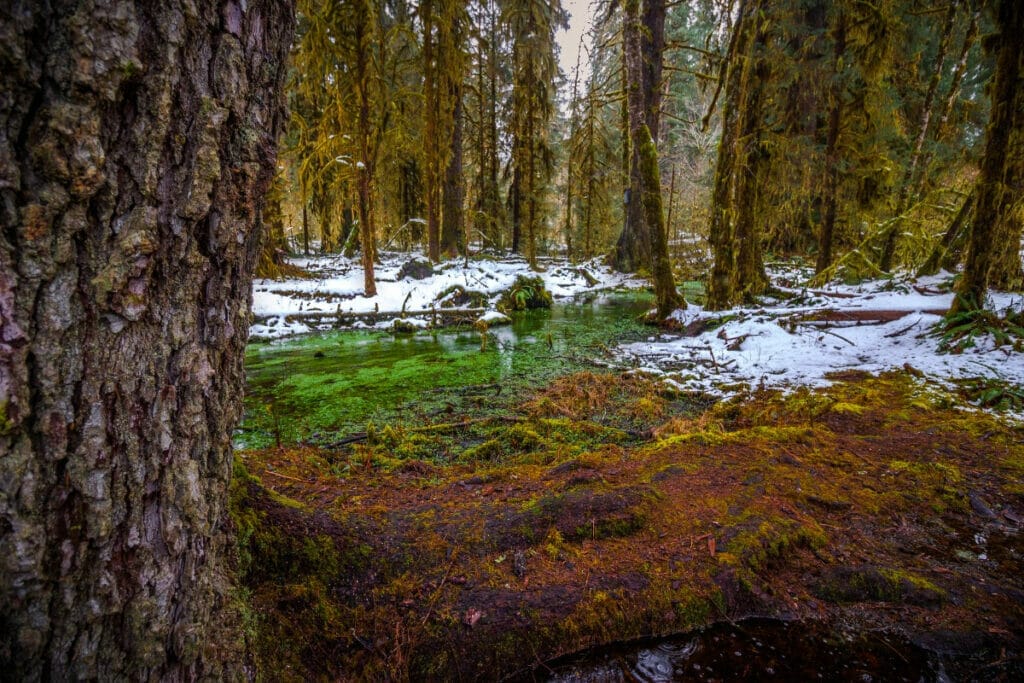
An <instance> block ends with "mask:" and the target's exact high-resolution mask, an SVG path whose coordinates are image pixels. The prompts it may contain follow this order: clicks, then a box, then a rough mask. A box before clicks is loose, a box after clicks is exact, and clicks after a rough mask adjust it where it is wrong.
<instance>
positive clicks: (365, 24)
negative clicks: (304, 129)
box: [346, 0, 379, 296]
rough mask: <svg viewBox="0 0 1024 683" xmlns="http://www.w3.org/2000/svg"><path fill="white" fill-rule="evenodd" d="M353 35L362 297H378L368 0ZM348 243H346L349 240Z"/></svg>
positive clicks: (357, 8) (359, 3)
mask: <svg viewBox="0 0 1024 683" xmlns="http://www.w3.org/2000/svg"><path fill="white" fill-rule="evenodd" d="M353 11H354V17H353V19H354V24H355V25H354V26H353V34H354V38H355V44H356V60H355V73H354V74H353V76H354V83H355V91H356V92H355V95H356V106H357V108H358V114H357V125H356V129H357V130H356V134H357V136H358V144H359V157H360V158H359V160H358V161H357V163H356V168H357V176H356V192H357V195H358V198H359V199H358V206H359V244H360V247H361V252H360V261H361V262H362V266H363V294H364V295H366V296H376V295H377V281H376V278H375V276H374V270H373V262H374V259H375V258H376V256H377V254H376V252H377V237H376V230H375V229H374V216H373V177H374V166H375V165H376V154H375V153H374V152H373V151H372V149H371V146H372V145H371V141H370V138H371V136H372V135H373V132H372V130H371V126H372V125H373V123H372V122H371V121H370V87H371V84H370V79H371V74H370V63H369V62H370V50H371V49H372V47H373V45H372V43H373V41H374V40H376V39H379V37H377V36H374V32H373V14H372V11H371V8H370V5H369V3H368V2H367V0H355V2H354V3H353ZM346 242H347V239H346Z"/></svg>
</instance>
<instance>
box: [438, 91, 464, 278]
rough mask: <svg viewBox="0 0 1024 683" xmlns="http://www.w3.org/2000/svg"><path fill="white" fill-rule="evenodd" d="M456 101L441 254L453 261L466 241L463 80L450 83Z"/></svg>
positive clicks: (445, 189) (445, 192) (442, 221)
mask: <svg viewBox="0 0 1024 683" xmlns="http://www.w3.org/2000/svg"><path fill="white" fill-rule="evenodd" d="M448 85H449V88H450V90H451V92H450V93H449V96H450V97H451V98H452V102H453V111H452V117H453V121H452V138H451V150H450V152H449V155H448V165H447V167H446V168H445V174H444V194H443V200H442V203H443V207H444V209H443V213H442V218H441V244H440V247H441V252H442V253H443V254H444V255H445V256H448V257H449V258H452V257H455V256H457V255H458V254H459V253H460V252H462V251H463V250H464V249H465V247H464V242H465V212H464V211H463V195H464V185H463V178H462V127H463V117H462V87H461V79H460V78H457V77H456V78H451V79H450V80H449V84H448Z"/></svg>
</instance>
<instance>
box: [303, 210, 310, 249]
mask: <svg viewBox="0 0 1024 683" xmlns="http://www.w3.org/2000/svg"><path fill="white" fill-rule="evenodd" d="M302 253H303V254H305V255H306V256H309V212H308V211H307V210H306V200H305V197H303V200H302Z"/></svg>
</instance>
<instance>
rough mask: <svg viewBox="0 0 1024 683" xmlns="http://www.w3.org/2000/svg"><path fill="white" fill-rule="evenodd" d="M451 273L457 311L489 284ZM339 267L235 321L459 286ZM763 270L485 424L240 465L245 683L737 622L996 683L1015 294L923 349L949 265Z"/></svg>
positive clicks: (1016, 652) (1012, 597)
mask: <svg viewBox="0 0 1024 683" xmlns="http://www.w3.org/2000/svg"><path fill="white" fill-rule="evenodd" d="M304 265H307V266H314V269H315V267H316V264H313V263H307V264H304ZM390 267H394V268H395V269H397V268H399V267H400V265H399V263H398V262H397V261H396V262H394V263H392V264H391V266H389V268H390ZM470 268H471V269H474V271H473V272H475V273H476V274H475V275H473V276H472V277H473V278H474V280H472V281H475V282H477V283H478V284H477V291H484V292H485V294H486V296H485V297H484V298H485V300H486V302H485V305H484V306H483V308H488V307H490V306H491V305H492V304H493V302H494V301H496V299H497V297H498V296H499V294H500V291H501V290H502V289H503V288H507V287H509V286H510V285H511V284H512V282H513V281H514V277H515V274H514V273H515V269H513V268H512V267H510V266H506V265H501V264H498V265H488V264H486V263H485V264H477V265H471V266H470ZM569 268H570V266H568V264H550V267H549V269H548V273H550V274H551V275H550V276H545V281H546V283H551V284H550V286H551V287H552V288H554V287H556V286H558V285H557V282H556V281H557V279H558V278H564V279H565V283H564V284H563V286H564V287H565V291H563V292H561V293H562V295H563V296H568V295H570V294H572V293H573V292H572V291H571V290H572V289H574V288H575V289H576V290H586V289H588V288H591V287H595V286H604V284H607V285H608V286H615V285H616V284H620V285H621V284H624V283H622V282H615V281H612V279H611V278H612V276H610V274H607V273H606V272H605V274H600V271H599V267H598V266H597V265H596V264H593V265H591V266H590V267H589V268H590V270H588V272H587V274H588V275H590V276H591V277H593V278H594V279H596V280H597V281H598V283H600V284H598V285H595V284H594V283H593V282H591V281H590V278H587V277H585V276H584V275H582V273H580V272H579V271H573V270H568V269H569ZM591 270H592V271H593V272H591ZM338 272H340V271H339V270H338V269H337V267H335V269H334V270H333V271H330V272H327V271H324V270H321V271H320V273H321V274H320V276H319V277H320V280H319V282H320V284H319V285H317V284H315V283H310V284H306V285H302V286H301V287H296V286H295V284H294V283H293V282H289V283H261V284H259V285H258V286H257V292H256V303H257V307H256V312H257V315H259V314H260V311H261V310H262V311H263V312H264V313H265V314H269V315H271V316H274V315H276V316H277V318H276V319H272V318H268V317H264V318H263V321H264V322H262V323H261V322H259V320H257V325H260V324H263V325H265V326H266V327H267V330H268V331H269V334H268V336H275V335H278V334H286V333H291V332H296V331H301V330H300V329H299V326H300V325H306V323H307V322H308V319H305V320H304V319H300V318H291V319H289V317H288V315H289V314H288V311H290V310H291V311H299V310H305V309H306V307H307V306H308V305H309V303H310V302H320V303H318V304H317V305H318V306H319V307H322V306H323V305H324V302H326V305H327V306H328V307H329V306H330V305H334V306H335V310H337V307H338V305H339V304H340V302H350V301H351V302H357V303H354V304H351V305H352V306H356V307H362V308H364V309H367V308H368V309H369V311H372V310H374V309H375V308H376V310H377V311H384V310H385V307H384V305H382V302H386V303H387V304H388V305H391V304H392V303H393V302H394V301H397V300H398V299H404V300H405V303H406V304H410V302H411V303H414V304H415V307H414V306H413V305H408V306H407V310H426V309H428V308H432V307H434V306H436V305H437V304H436V302H437V301H438V297H437V294H438V292H444V291H445V290H448V289H449V288H450V287H451V285H452V283H443V282H434V280H440V279H441V278H449V279H452V280H454V281H455V284H458V283H460V282H461V283H463V284H461V285H460V286H461V287H463V288H467V285H466V284H465V283H466V282H467V280H466V278H467V274H466V272H465V265H463V266H462V267H456V266H451V267H449V268H447V269H442V274H441V275H440V276H436V277H434V280H428V282H430V283H432V284H429V286H428V285H427V284H425V283H423V282H422V281H415V282H414V281H413V279H412V278H399V277H389V278H386V279H393V283H392V284H393V285H394V287H393V288H392V289H393V290H394V291H391V292H390V293H389V292H388V290H387V289H386V288H382V289H383V292H382V295H381V296H382V297H384V298H382V299H378V300H377V301H376V302H374V301H372V300H365V301H364V300H362V299H360V298H359V297H358V295H357V294H355V293H353V292H351V291H349V290H351V289H352V287H355V286H358V285H355V284H353V283H348V284H344V283H343V282H342V280H343V279H344V278H343V277H342V276H340V275H337V273H338ZM385 272H387V271H386V269H385ZM483 272H489V273H491V275H492V276H493V277H491V278H485V277H484V276H483V275H481V274H480V273H483ZM331 273H334V274H333V275H332V274H331ZM444 273H447V275H445V274H444ZM595 273H597V275H596V277H595ZM787 273H789V274H788V275H787ZM394 275H397V272H396V273H393V274H392V276H394ZM773 275H774V284H775V286H776V287H777V290H776V294H777V296H776V298H775V299H770V300H765V301H764V302H762V305H761V306H758V307H753V308H747V309H735V310H733V311H727V312H719V313H710V312H705V311H703V310H702V309H700V308H699V306H691V307H690V308H689V309H688V310H686V311H682V312H678V313H677V315H676V322H675V324H674V326H673V327H672V329H668V330H664V329H663V330H653V329H652V334H651V336H650V338H649V339H647V340H646V341H643V342H636V343H632V344H628V345H624V346H622V347H619V348H618V349H616V350H615V353H616V357H617V359H618V360H617V361H616V362H613V363H610V365H611V366H612V367H610V368H609V369H608V371H606V372H594V373H590V372H586V373H578V374H574V375H570V376H567V377H564V378H562V379H559V380H556V381H555V382H553V383H552V384H551V385H550V386H549V387H547V388H546V389H542V390H541V391H539V392H538V393H536V394H534V395H529V396H523V397H522V399H521V401H520V402H519V403H518V404H513V406H512V407H510V408H509V409H508V410H507V411H506V412H502V413H499V414H493V413H489V414H487V415H486V416H481V415H480V414H474V413H473V412H467V413H466V414H461V413H459V412H458V411H456V412H454V413H452V414H449V415H445V416H442V417H440V418H438V419H443V420H444V421H443V422H436V423H430V422H424V423H423V424H417V425H415V426H410V425H409V424H394V425H386V424H381V425H377V426H376V427H370V428H368V429H367V431H366V432H365V433H361V434H357V435H355V436H354V438H352V439H341V440H339V441H336V442H335V443H334V445H333V446H331V447H324V446H313V445H303V444H290V445H289V444H283V445H282V446H280V447H272V448H264V449H258V450H242V451H239V452H238V455H237V460H236V462H237V468H236V476H235V479H234V482H233V485H232V487H233V488H232V516H233V520H234V524H235V527H236V531H237V533H238V541H239V551H240V552H239V556H240V557H239V562H240V565H239V572H240V574H241V576H242V578H243V585H244V586H245V594H244V595H243V596H242V600H241V601H240V603H242V604H244V605H245V607H244V608H243V609H245V610H246V614H247V617H248V618H247V621H246V623H247V625H248V627H247V635H248V637H249V638H250V642H251V646H252V651H253V653H254V657H255V659H256V664H257V665H258V667H259V669H260V670H261V671H262V672H263V675H264V677H265V678H266V679H268V680H318V679H319V680H337V679H341V680H350V679H359V680H408V679H412V680H499V679H505V678H513V679H514V678H521V679H527V680H528V679H531V678H535V677H536V678H540V679H544V678H545V677H546V676H547V675H548V673H549V669H547V666H549V665H550V663H551V662H553V661H554V660H557V659H558V658H559V657H562V656H564V655H566V654H569V653H574V652H579V651H581V650H585V649H587V648H592V647H599V646H606V645H608V644H613V643H620V642H623V641H630V640H633V639H637V638H645V637H650V636H660V635H665V634H672V633H680V632H686V631H689V630H691V629H694V628H699V627H703V626H706V625H708V624H712V623H718V622H723V621H725V622H731V621H734V620H739V619H743V618H745V617H748V616H762V617H771V618H777V619H783V620H787V621H794V622H813V623H818V624H824V625H825V626H826V627H827V628H829V629H835V630H836V631H841V632H887V633H899V634H901V635H902V636H905V637H906V638H908V639H909V641H910V642H912V643H914V644H915V645H916V646H919V647H921V648H924V649H925V650H926V651H927V652H929V653H932V654H933V655H934V656H935V657H937V658H939V659H940V660H941V668H940V673H941V675H939V674H936V675H935V676H934V677H935V678H941V677H942V676H948V677H949V679H952V680H959V679H979V680H1020V679H1021V678H1022V677H1024V571H1022V558H1024V538H1022V536H1021V531H1022V525H1024V425H1022V423H1021V422H1020V419H1019V415H1020V411H1021V408H1022V404H1024V394H1022V393H1021V389H1020V386H1021V383H1024V362H1021V349H1020V344H1021V342H1020V340H1019V337H1015V336H1014V334H1013V333H1008V331H1007V327H1012V326H1014V325H1019V322H1016V317H1019V316H1020V308H1021V305H1022V304H1021V301H1020V297H1017V298H1016V299H1014V298H1013V297H1003V298H999V299H998V300H995V301H994V302H993V305H994V306H995V308H996V310H998V311H1000V312H1002V313H1003V316H1004V317H1003V318H1002V319H1001V320H1000V319H997V318H993V319H992V324H991V325H990V326H988V327H986V328H983V329H980V330H975V329H972V330H970V331H969V332H968V333H967V334H964V335H961V336H957V335H952V334H950V335H946V336H945V337H944V336H942V335H941V334H937V333H935V332H933V331H932V327H931V326H932V324H933V323H934V322H936V321H937V320H938V314H939V313H940V312H942V311H944V310H945V309H946V308H948V305H949V300H950V299H951V294H950V292H949V291H948V283H949V276H945V277H942V276H940V277H938V278H933V279H928V280H923V281H921V280H919V281H911V280H904V281H898V280H889V281H879V282H871V283H864V284H861V285H858V286H846V285H832V286H830V287H827V288H821V289H813V290H812V289H811V288H810V287H807V286H805V285H801V284H800V283H799V277H798V276H800V273H799V272H797V271H794V270H792V269H790V270H787V267H783V266H780V267H779V268H777V269H775V270H774V271H773ZM344 277H349V276H348V275H346V276H344ZM484 280H488V281H490V283H491V284H490V285H489V287H487V288H485V287H483V286H480V285H479V282H482V281H484ZM570 280H575V284H574V285H571V284H568V283H569V282H570ZM353 282H354V280H353ZM416 282H419V283H420V284H419V285H417V284H416ZM324 283H334V284H327V285H326V286H325V284H324ZM634 286H635V283H634ZM272 290H273V291H272ZM343 291H344V292H347V293H344V294H343V293H342V292H343ZM261 292H262V294H261ZM295 292H299V293H298V294H296V293H295ZM331 292H333V294H331ZM410 292H412V293H411V294H410ZM449 293H450V291H449ZM331 296H334V297H342V298H339V299H337V300H336V301H335V300H332V301H327V299H328V298H330V297H331ZM273 297H283V299H277V298H273ZM416 297H419V299H420V300H418V301H413V300H414V299H416ZM460 305H461V306H463V307H465V308H474V306H473V305H472V304H471V303H466V302H464V303H462V304H460ZM274 306H277V307H278V309H277V310H276V312H275V310H274V309H273V307H274ZM261 307H262V308H261ZM325 310H326V309H325ZM367 312H368V311H367ZM474 315H476V313H474ZM268 321H269V322H268ZM335 322H336V321H335ZM314 324H321V323H314ZM329 324H332V325H333V324H334V323H329ZM358 324H360V325H366V324H374V325H388V324H391V323H389V322H388V321H387V320H384V319H381V320H376V321H373V322H372V323H367V322H360V323H358ZM1011 332H1012V331H1011ZM483 334H486V330H485V331H484V332H483ZM950 351H952V353H950ZM995 406H1000V407H1003V408H1008V409H1009V411H1008V412H1005V413H1002V414H997V413H995V412H993V410H991V408H993V407H995ZM893 654H894V657H896V658H903V657H904V655H903V654H902V653H900V652H898V651H894V653H893ZM827 656H828V655H827V654H824V653H823V654H822V657H827ZM756 665H757V664H756V663H751V666H756ZM753 671H754V673H756V672H757V669H753ZM933 673H934V672H933ZM622 680H629V679H628V678H623V679H622Z"/></svg>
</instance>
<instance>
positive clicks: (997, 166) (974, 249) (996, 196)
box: [950, 0, 1024, 315]
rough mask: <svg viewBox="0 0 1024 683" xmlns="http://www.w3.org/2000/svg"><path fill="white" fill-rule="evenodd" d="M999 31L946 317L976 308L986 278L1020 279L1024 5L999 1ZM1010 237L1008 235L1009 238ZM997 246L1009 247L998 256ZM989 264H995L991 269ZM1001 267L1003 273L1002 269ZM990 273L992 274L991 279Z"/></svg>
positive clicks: (984, 290)
mask: <svg viewBox="0 0 1024 683" xmlns="http://www.w3.org/2000/svg"><path fill="white" fill-rule="evenodd" d="M996 15H997V18H996V23H997V30H998V34H997V35H996V36H995V37H994V40H993V44H992V47H993V50H994V51H995V57H996V68H995V73H994V74H993V76H992V85H991V88H990V94H991V99H992V112H991V114H990V117H989V124H988V129H987V130H986V135H985V152H984V156H983V157H982V160H981V175H980V177H979V178H978V184H977V187H976V188H975V191H976V193H977V205H976V207H975V210H974V220H973V221H972V223H971V237H970V243H969V245H968V248H967V259H966V261H965V263H964V272H963V276H962V277H961V279H960V285H959V287H958V288H957V293H956V297H955V298H954V299H953V306H952V307H951V308H950V315H955V314H957V313H960V312H962V311H970V310H974V309H976V308H980V307H981V306H983V305H984V303H985V295H986V293H987V291H988V286H989V283H990V280H1002V279H1011V280H1012V279H1016V280H1017V281H1018V282H1019V280H1020V268H1021V264H1020V255H1019V254H1020V220H1019V217H1020V212H1021V201H1022V200H1021V197H1022V196H1024V168H1022V166H1024V160H1022V159H1024V113H1022V112H1024V90H1022V89H1021V88H1019V87H1018V83H1019V80H1020V78H1021V75H1022V72H1024V64H1022V63H1021V62H1022V61H1024V4H1022V3H1020V2H1017V0H1001V1H1000V3H999V6H998V8H997V10H996ZM1011 238H1012V239H1011ZM999 250H1012V257H1009V258H1000V256H999ZM993 265H998V268H996V272H995V273H992V272H991V271H992V270H993ZM1004 271H1005V272H1004ZM993 276H994V277H993Z"/></svg>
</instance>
